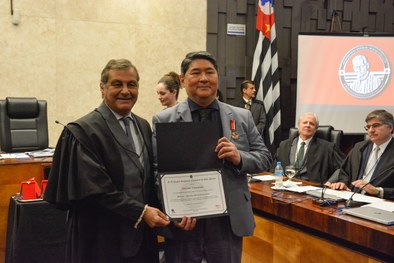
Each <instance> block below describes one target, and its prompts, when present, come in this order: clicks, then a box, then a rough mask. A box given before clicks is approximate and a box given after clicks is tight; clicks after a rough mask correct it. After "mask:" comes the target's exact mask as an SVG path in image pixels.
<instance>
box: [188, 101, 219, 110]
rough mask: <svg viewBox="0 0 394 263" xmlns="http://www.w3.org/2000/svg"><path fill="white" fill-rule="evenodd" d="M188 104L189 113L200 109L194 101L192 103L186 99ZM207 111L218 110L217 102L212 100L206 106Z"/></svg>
mask: <svg viewBox="0 0 394 263" xmlns="http://www.w3.org/2000/svg"><path fill="white" fill-rule="evenodd" d="M187 101H188V104H189V108H190V111H191V112H193V111H197V110H199V109H201V108H202V107H201V106H200V105H198V104H196V103H195V102H194V101H192V100H191V99H190V98H187ZM207 108H209V109H214V110H219V103H218V101H217V100H214V101H213V102H212V103H211V104H209V105H208V107H207Z"/></svg>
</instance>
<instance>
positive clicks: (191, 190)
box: [153, 51, 272, 262]
mask: <svg viewBox="0 0 394 263" xmlns="http://www.w3.org/2000/svg"><path fill="white" fill-rule="evenodd" d="M180 78H181V84H182V86H183V87H184V88H185V89H186V92H187V95H188V98H187V99H186V100H185V101H184V102H182V103H179V104H177V105H176V106H174V107H171V108H169V109H166V110H164V111H161V112H160V113H158V114H157V115H156V116H154V117H153V130H154V134H153V145H154V152H155V155H156V156H155V157H156V160H158V167H159V180H160V183H161V191H162V197H163V199H164V200H168V201H169V203H167V204H166V203H165V202H164V201H163V203H164V206H165V207H166V206H167V205H169V206H170V207H176V209H178V208H181V207H182V206H181V205H177V204H178V201H179V202H180V203H182V205H183V206H185V204H186V205H189V204H190V205H189V206H192V209H191V210H190V211H201V210H202V208H206V207H209V205H211V202H205V203H204V202H199V200H202V199H204V197H205V198H206V199H209V200H210V201H211V200H215V202H216V201H218V200H220V198H216V197H217V196H220V189H223V191H224V195H225V202H223V204H217V205H216V206H217V207H220V206H221V205H225V206H226V213H222V214H216V215H212V214H209V212H206V215H207V216H205V217H204V216H203V215H204V214H202V216H201V214H199V216H197V217H198V219H196V218H195V216H194V215H193V214H189V210H187V209H185V210H184V212H185V214H184V216H183V217H182V218H181V220H180V222H174V224H173V225H172V226H171V227H170V230H171V237H166V249H165V256H166V262H201V260H202V259H203V257H205V258H206V260H207V261H208V262H241V256H242V237H243V236H251V235H253V231H254V228H255V223H254V219H253V211H252V206H251V202H250V198H251V195H250V192H249V188H248V182H247V176H246V174H247V173H258V172H262V171H267V170H269V168H270V164H271V162H272V157H271V154H270V152H269V151H268V149H267V147H266V146H265V145H264V142H263V140H262V137H261V135H260V134H259V132H258V131H257V128H256V126H255V124H254V122H253V118H252V115H251V113H250V111H248V110H245V109H242V108H237V107H233V106H230V105H228V104H225V103H222V102H220V101H218V100H216V94H217V89H218V67H217V64H216V60H215V59H214V58H213V56H212V55H211V54H210V53H208V52H205V51H199V52H191V53H189V54H187V55H186V57H185V59H184V60H183V61H182V64H181V76H180ZM171 123H175V124H182V123H185V124H187V123H189V124H197V123H201V125H203V124H204V123H209V125H208V126H203V127H209V128H207V129H202V130H200V131H203V132H201V133H200V134H198V131H197V134H195V133H193V134H190V133H187V134H185V135H186V136H183V137H188V136H189V137H192V139H194V140H200V139H201V137H204V138H205V137H208V138H215V136H216V135H217V139H215V140H216V143H215V145H213V147H212V148H210V146H209V143H208V144H205V142H204V143H199V145H200V147H196V149H195V148H193V147H190V145H182V147H183V151H182V154H184V155H188V154H190V152H192V153H193V152H194V151H195V150H198V151H200V152H201V149H197V148H204V147H205V148H206V149H205V150H207V151H209V152H212V153H213V157H212V158H213V159H215V158H216V159H218V161H219V164H220V168H219V170H220V174H221V176H219V178H218V177H217V173H215V172H213V171H208V172H205V173H204V172H203V173H199V172H198V171H196V173H193V171H187V172H185V173H179V174H176V175H173V174H171V176H172V177H170V178H171V179H168V180H165V179H166V176H163V177H162V176H160V167H163V166H165V165H163V164H162V163H160V160H161V158H160V151H161V149H159V150H158V147H157V146H158V145H160V144H161V142H162V141H163V140H165V139H166V137H165V136H159V132H160V128H163V127H161V126H162V124H171ZM204 125H205V124H204ZM185 126H187V125H185ZM164 128H165V127H164ZM183 128H185V127H182V126H180V127H177V129H174V132H175V130H177V131H179V129H183ZM185 130H187V129H185ZM196 130H198V127H197V129H194V128H193V127H192V131H193V132H195V131H196ZM212 134H215V135H212ZM167 138H169V136H168V137H167ZM178 138H179V140H180V141H181V140H182V139H183V138H182V137H178ZM208 141H209V140H208ZM201 144H202V146H203V147H201ZM174 147H176V145H174ZM202 150H204V149H202ZM158 151H159V156H158ZM169 151H170V150H169ZM168 155H170V153H168ZM207 155H209V153H207ZM205 156H206V155H205V154H204V156H202V155H201V154H199V155H198V156H197V157H198V158H195V161H196V162H201V160H202V159H204V157H205ZM157 157H159V158H157ZM205 159H206V157H205ZM207 162H209V161H207ZM205 163H206V162H205V161H204V162H203V163H202V164H201V167H204V164H205ZM213 163H215V162H213ZM175 165H177V163H175ZM179 165H180V166H181V165H183V164H182V163H181V162H179ZM166 167H168V166H166ZM199 167H200V166H199ZM175 168H176V167H175ZM204 168H206V167H204ZM212 168H215V169H216V167H212ZM197 169H198V168H197ZM179 170H184V169H183V168H182V169H179ZM176 176H179V177H176ZM177 178H178V179H177ZM210 180H211V182H213V183H212V184H211V183H209V184H208V183H206V182H207V181H210ZM216 183H217V184H216ZM178 185H180V186H181V187H177V186H178ZM214 185H218V187H217V188H215V187H214ZM210 186H212V189H216V190H212V189H211V188H210ZM208 188H209V189H208ZM174 191H176V192H174ZM193 195H194V196H196V195H197V196H198V198H190V196H193ZM207 196H208V197H207ZM177 198H179V199H177ZM215 198H216V199H215ZM166 209H167V207H166ZM176 209H172V210H171V209H170V210H169V211H168V210H166V211H165V212H166V213H167V215H169V214H171V213H173V212H176V211H174V210H176ZM208 210H209V209H206V211H208ZM208 215H209V216H208ZM170 217H171V216H170Z"/></svg>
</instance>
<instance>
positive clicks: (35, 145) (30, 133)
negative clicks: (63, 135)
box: [0, 97, 48, 152]
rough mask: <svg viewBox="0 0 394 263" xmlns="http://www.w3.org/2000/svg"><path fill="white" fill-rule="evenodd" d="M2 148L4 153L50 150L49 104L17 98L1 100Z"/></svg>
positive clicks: (0, 126)
mask: <svg viewBox="0 0 394 263" xmlns="http://www.w3.org/2000/svg"><path fill="white" fill-rule="evenodd" d="M0 147H1V150H2V151H3V152H27V151H35V150H43V149H46V148H48V118H47V102H46V101H45V100H37V99H36V98H15V97H14V98H11V97H7V98H6V99H5V100H0Z"/></svg>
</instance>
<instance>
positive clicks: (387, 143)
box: [372, 137, 393, 154]
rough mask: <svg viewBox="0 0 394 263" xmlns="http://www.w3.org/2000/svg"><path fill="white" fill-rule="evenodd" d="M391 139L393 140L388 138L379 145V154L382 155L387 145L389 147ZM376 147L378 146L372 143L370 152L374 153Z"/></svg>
mask: <svg viewBox="0 0 394 263" xmlns="http://www.w3.org/2000/svg"><path fill="white" fill-rule="evenodd" d="M392 139H393V137H390V139H388V140H387V141H386V142H384V143H382V144H381V145H379V151H380V154H382V153H383V152H384V150H386V147H387V145H389V143H390V142H391V140H392ZM376 147H378V146H377V145H376V144H375V143H374V144H373V148H372V151H374V150H375V149H376Z"/></svg>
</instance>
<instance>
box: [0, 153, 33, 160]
mask: <svg viewBox="0 0 394 263" xmlns="http://www.w3.org/2000/svg"><path fill="white" fill-rule="evenodd" d="M18 158H30V156H29V155H27V154H26V153H2V154H0V159H18Z"/></svg>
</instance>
